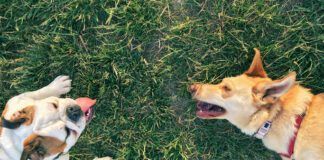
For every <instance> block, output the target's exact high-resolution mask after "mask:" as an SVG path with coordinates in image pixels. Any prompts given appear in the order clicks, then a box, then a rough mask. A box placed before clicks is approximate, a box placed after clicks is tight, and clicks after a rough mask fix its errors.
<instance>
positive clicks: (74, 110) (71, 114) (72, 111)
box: [66, 106, 82, 122]
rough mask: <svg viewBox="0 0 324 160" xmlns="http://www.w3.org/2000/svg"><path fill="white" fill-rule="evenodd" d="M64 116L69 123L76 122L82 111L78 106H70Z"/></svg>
mask: <svg viewBox="0 0 324 160" xmlns="http://www.w3.org/2000/svg"><path fill="white" fill-rule="evenodd" d="M66 114H67V116H68V118H69V119H70V120H71V121H74V122H76V121H78V120H79V119H80V117H81V116H82V110H81V107H79V106H71V107H68V108H67V109H66Z"/></svg>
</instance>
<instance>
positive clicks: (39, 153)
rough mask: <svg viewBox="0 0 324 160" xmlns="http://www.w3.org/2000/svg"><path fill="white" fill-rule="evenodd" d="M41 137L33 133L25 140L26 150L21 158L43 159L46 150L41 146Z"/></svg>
mask: <svg viewBox="0 0 324 160" xmlns="http://www.w3.org/2000/svg"><path fill="white" fill-rule="evenodd" d="M41 141H42V139H41V137H39V136H37V135H36V134H32V135H31V136H29V137H28V138H27V139H26V140H25V141H24V150H23V153H22V155H21V158H20V160H28V159H32V160H41V159H43V158H44V156H45V154H46V150H45V149H44V148H43V147H42V146H41Z"/></svg>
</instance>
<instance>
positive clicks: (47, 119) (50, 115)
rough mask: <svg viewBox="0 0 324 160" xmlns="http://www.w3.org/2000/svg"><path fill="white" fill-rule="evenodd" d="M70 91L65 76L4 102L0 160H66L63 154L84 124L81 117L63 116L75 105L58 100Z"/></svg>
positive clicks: (72, 102) (65, 155)
mask: <svg viewBox="0 0 324 160" xmlns="http://www.w3.org/2000/svg"><path fill="white" fill-rule="evenodd" d="M70 89H71V80H70V79H69V77H68V76H59V77H57V78H56V79H55V80H54V81H53V82H52V83H51V84H49V85H48V86H46V87H43V88H41V89H39V90H37V91H33V92H26V93H23V94H20V95H18V96H15V97H13V98H11V99H10V100H9V101H8V102H7V105H6V107H5V109H4V111H3V113H2V118H1V126H2V127H0V133H1V135H0V159H1V160H9V159H12V160H18V159H21V160H27V159H28V158H31V159H32V160H41V159H44V160H52V159H54V158H58V160H65V159H69V156H68V154H67V152H68V151H69V150H70V148H71V147H72V146H74V145H75V143H76V142H77V140H78V138H79V136H80V134H81V133H82V131H83V130H84V128H85V126H86V124H87V121H86V116H85V115H83V116H82V117H81V118H80V119H79V120H77V121H72V120H70V119H69V118H68V117H67V115H66V110H67V108H68V107H69V106H78V104H77V101H76V100H73V99H70V98H59V97H60V95H62V94H66V93H68V92H69V91H70ZM81 112H82V111H81Z"/></svg>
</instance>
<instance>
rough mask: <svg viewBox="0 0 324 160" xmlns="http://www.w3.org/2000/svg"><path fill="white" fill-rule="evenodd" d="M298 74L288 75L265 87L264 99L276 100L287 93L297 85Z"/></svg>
mask: <svg viewBox="0 0 324 160" xmlns="http://www.w3.org/2000/svg"><path fill="white" fill-rule="evenodd" d="M295 81H296V72H292V73H290V74H288V75H287V76H286V77H284V78H282V79H280V80H276V81H273V82H271V83H269V84H267V85H265V86H264V90H263V91H264V95H263V99H268V100H269V99H270V100H276V99H278V98H279V97H281V96H282V95H284V94H285V93H287V92H288V91H289V89H290V88H291V87H292V86H293V85H294V84H295Z"/></svg>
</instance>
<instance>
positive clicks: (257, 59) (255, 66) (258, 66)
mask: <svg viewBox="0 0 324 160" xmlns="http://www.w3.org/2000/svg"><path fill="white" fill-rule="evenodd" d="M254 51H255V55H254V58H253V61H252V63H251V65H250V68H249V69H248V70H247V71H246V72H244V73H245V74H246V75H248V76H251V77H261V78H267V77H268V76H267V73H266V72H265V70H264V69H263V65H262V60H261V54H260V51H259V50H258V49H257V48H254Z"/></svg>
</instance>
